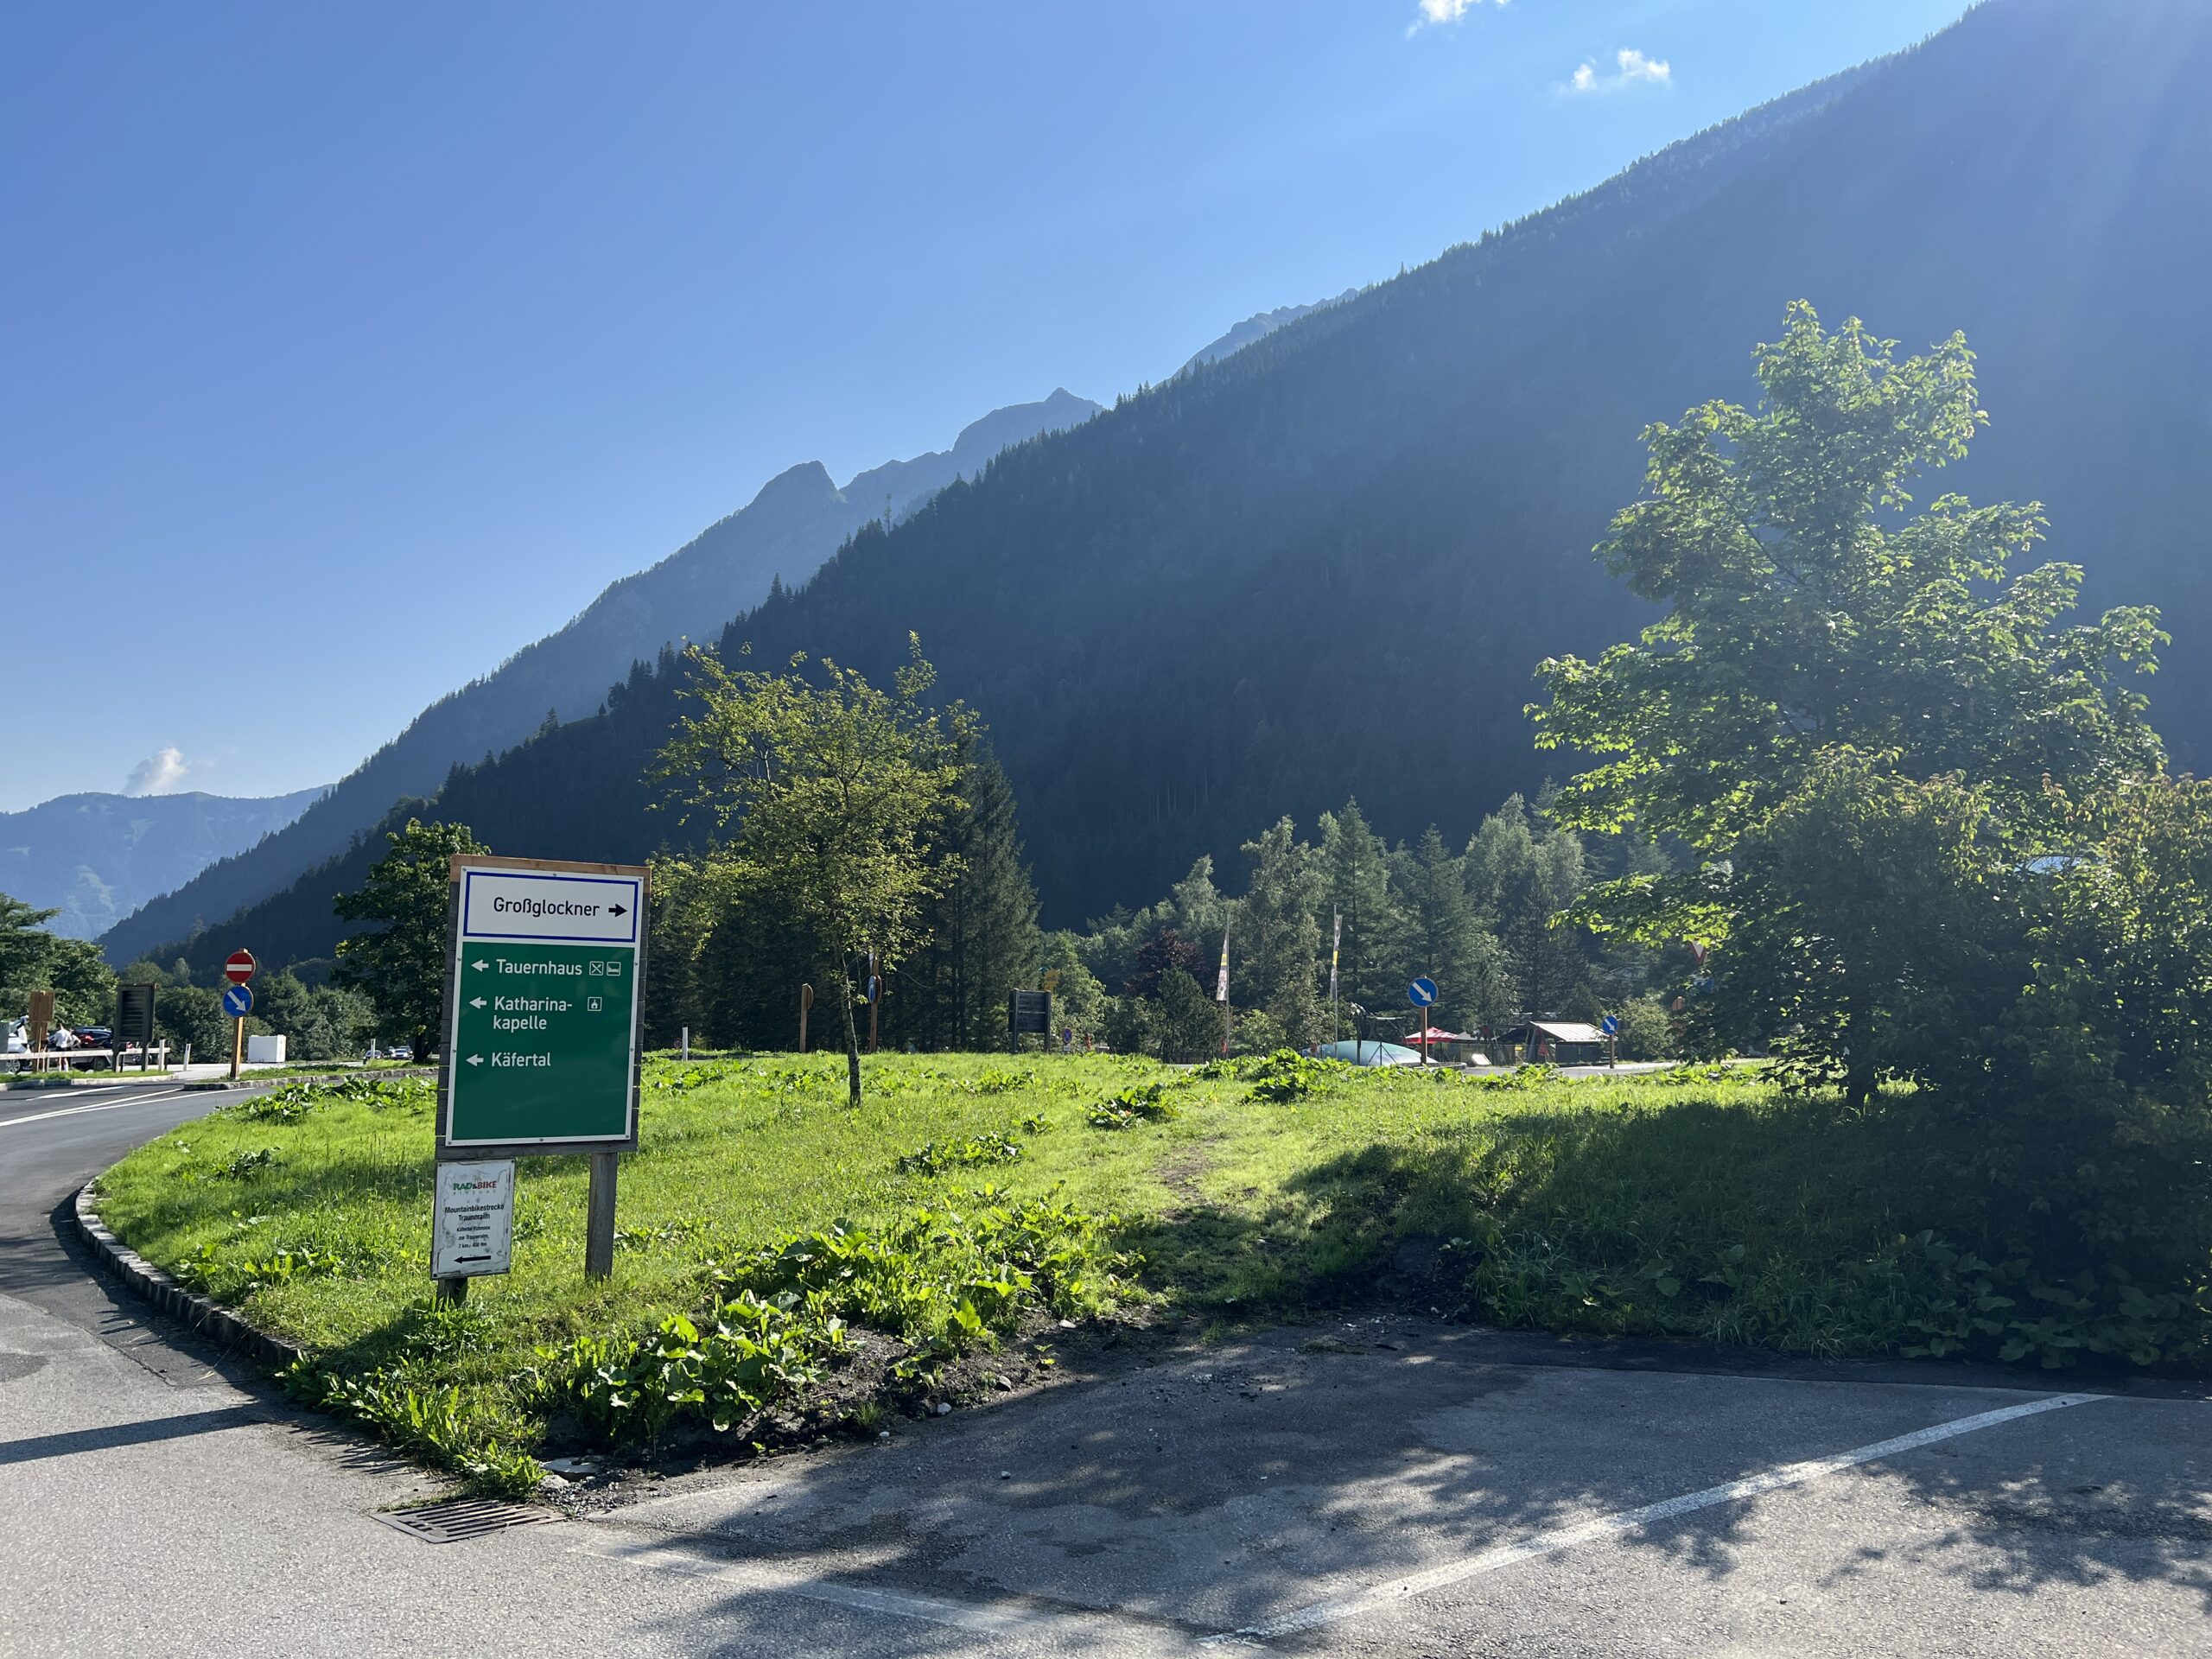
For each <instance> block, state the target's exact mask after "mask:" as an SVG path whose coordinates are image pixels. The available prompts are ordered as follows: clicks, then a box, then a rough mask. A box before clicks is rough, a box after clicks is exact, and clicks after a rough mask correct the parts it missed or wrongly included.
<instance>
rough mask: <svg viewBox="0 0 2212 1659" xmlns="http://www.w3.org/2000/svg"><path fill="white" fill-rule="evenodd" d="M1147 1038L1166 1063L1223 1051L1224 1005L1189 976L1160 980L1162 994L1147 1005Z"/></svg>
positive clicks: (1169, 974) (1176, 975)
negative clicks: (1222, 1007) (1221, 1049)
mask: <svg viewBox="0 0 2212 1659" xmlns="http://www.w3.org/2000/svg"><path fill="white" fill-rule="evenodd" d="M1145 1009H1146V1026H1145V1029H1146V1034H1147V1038H1148V1039H1149V1040H1150V1041H1151V1043H1152V1046H1154V1049H1155V1050H1156V1051H1157V1052H1158V1053H1159V1055H1160V1058H1161V1059H1163V1060H1171V1061H1173V1060H1195V1059H1198V1058H1201V1057H1202V1056H1205V1055H1208V1054H1213V1053H1217V1052H1219V1051H1220V1048H1221V1037H1222V1009H1221V1004H1220V1003H1218V1002H1217V1001H1214V1000H1213V998H1212V997H1211V996H1210V995H1207V993H1206V989H1205V987H1204V986H1203V985H1201V984H1199V983H1198V981H1197V980H1196V979H1195V978H1193V977H1192V976H1191V975H1189V974H1186V973H1166V974H1163V975H1161V976H1160V994H1159V995H1157V996H1156V997H1154V998H1153V999H1152V1000H1151V1001H1149V1002H1147V1004H1146V1005H1145Z"/></svg>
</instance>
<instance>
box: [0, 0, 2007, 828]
mask: <svg viewBox="0 0 2212 1659" xmlns="http://www.w3.org/2000/svg"><path fill="white" fill-rule="evenodd" d="M1963 9H1964V7H1963V5H1962V4H1961V0H1510V3H1501V0H1332V3H1311V4H1299V3H1287V0H1286V3H1257V0H1253V3H1243V0H1234V3H1232V0H1218V3H1217V0H1162V3H1144V0H1118V3H1115V4H1112V5H1103V4H1093V5H1077V4H1072V3H1070V4H1058V3H1048V4H1036V3H1028V4H1014V3H1005V4H997V5H981V4H972V5H971V4H957V3H951V4H943V5H932V6H915V5H912V4H899V5H893V4H872V3H871V4H859V3H855V4H835V5H831V4H825V5H819V6H804V7H793V6H778V7H771V6H767V5H752V4H748V5H737V4H720V5H685V4H677V3H661V4H656V5H653V6H651V7H614V6H603V7H582V6H567V5H557V4H528V5H523V4H513V5H504V6H503V5H493V4H471V5H461V6H455V5H451V4H447V3H438V4H405V3H385V4H380V5H378V6H374V7H358V8H352V9H341V8H335V7H305V6H296V5H279V4H270V5H266V6H259V7H225V6H220V5H212V4H211V5H198V6H192V7H156V6H139V7H135V8H134V7H46V8H34V7H18V8H14V9H12V10H10V11H9V12H8V13H7V14H6V16H5V17H4V18H0V156H4V157H5V161H6V165H5V168H4V175H0V201H4V208H3V209H0V212H4V220H5V223H6V225H7V226H8V231H7V240H8V244H9V254H8V257H5V258H4V259H0V572H4V575H5V578H6V585H7V589H8V592H9V594H10V599H9V601H8V603H7V607H6V609H7V613H10V616H11V618H13V619H15V620H18V622H19V624H20V620H21V618H22V614H23V613H24V611H25V610H26V609H27V608H28V609H29V610H30V611H32V612H33V613H48V612H50V613H54V619H55V625H54V626H52V627H50V628H44V627H37V626H34V627H31V628H28V629H27V628H26V627H24V626H16V627H12V628H11V629H10V644H9V645H8V647H7V649H6V651H5V652H4V653H0V707H5V708H7V709H10V710H12V711H14V713H15V716H16V718H15V722H14V729H15V731H16V733H17V734H18V739H17V742H16V743H15V744H12V745H11V746H10V749H11V752H13V753H16V755H18V756H22V757H25V758H27V759H29V760H33V761H34V763H35V764H32V765H28V766H0V810H8V809H13V808H17V807H21V806H24V805H27V804H30V803H31V802H33V801H35V800H37V799H41V798H45V797H47V796H49V795H53V794H56V793H60V792H63V791H72V790H79V789H101V790H106V789H117V788H120V787H122V786H124V784H125V781H126V779H134V778H135V779H137V782H138V785H139V786H141V787H156V788H176V787H181V788H205V789H208V790H212V791H217V792H220V793H226V794H262V793H274V792H277V791H283V790H291V789H296V788H302V787H305V786H307V785H315V784H321V783H326V782H328V781H331V780H333V779H335V778H336V777H338V776H339V775H340V773H342V772H345V771H346V770H347V769H349V768H350V767H351V766H353V765H354V764H355V763H356V762H358V761H359V760H360V759H362V758H363V756H365V754H366V753H368V752H369V751H370V750H372V749H373V748H374V747H376V746H377V745H378V744H379V743H381V742H382V741H385V739H387V738H388V737H390V736H391V735H392V734H394V733H395V732H396V731H397V729H398V728H400V726H401V725H403V724H404V722H405V721H406V720H407V719H408V718H409V717H410V716H411V715H413V714H415V713H416V710H418V709H420V708H421V707H422V706H423V704H425V703H426V702H429V701H430V700H432V699H433V698H435V697H436V696H439V695H440V694H442V693H443V692H445V691H448V690H451V689H453V688H454V686H456V685H458V684H460V683H462V682H464V681H466V680H467V679H469V678H471V677H474V676H475V675H478V674H480V673H483V672H485V671H488V670H490V669H492V668H493V667H495V666H496V665H497V664H498V663H499V660H500V659H501V658H503V657H505V655H506V654H507V653H509V652H512V651H513V650H515V649H517V648H518V647H519V646H521V645H524V644H527V643H528V642H529V641H530V640H531V639H536V638H537V637H538V636H540V635H542V634H543V633H545V632H548V631H550V629H553V628H555V627H557V626H559V625H560V624H561V623H562V622H563V621H564V620H567V619H568V618H569V616H571V615H573V614H574V613H575V612H576V611H577V610H578V609H579V608H581V607H582V606H583V605H584V604H585V603H587V602H588V601H589V600H590V599H591V597H592V596H593V595H594V594H596V593H597V592H598V590H599V589H600V588H601V587H602V586H604V585H605V584H606V583H607V582H608V581H610V580H612V579H613V578H614V577H616V576H619V575H624V574H626V573H627V572H629V571H632V570H634V569H639V568H641V567H643V566H644V565H646V564H649V563H652V562H653V561H654V560H656V559H658V558H659V557H661V556H664V555H665V554H666V553H668V552H670V551H671V550H673V549H674V548H675V547H677V545H679V544H680V543H683V541H685V540H686V539H688V538H689V537H690V536H692V535H693V534H695V533H696V531H698V530H700V529H701V528H702V527H703V526H704V525H706V524H709V523H710V522H712V521H713V520H714V519H715V518H719V517H721V515H722V514H724V513H726V512H730V511H731V510H732V509H734V508H735V507H737V506H739V505H742V504H743V503H744V502H745V501H746V500H747V499H750V497H751V496H752V494H753V491H754V490H755V489H757V488H758V487H759V486H760V483H761V482H762V481H763V480H766V478H768V477H770V476H772V474H775V473H777V472H779V471H781V470H782V469H783V468H785V467H788V466H790V465H791V464H792V463H794V462H797V461H804V460H807V459H819V460H821V461H823V462H825V463H826V464H827V465H828V466H829V469H830V471H831V473H832V474H834V475H835V476H836V477H837V478H838V480H840V481H842V480H843V479H845V478H846V477H847V476H849V474H852V473H853V472H855V471H857V470H859V469H860V468H861V467H868V466H872V465H874V464H875V463H876V462H878V461H883V460H886V459H887V458H889V457H892V456H894V455H906V454H913V453H915V452H917V451H918V450H922V449H928V448H943V447H944V445H945V444H947V443H949V442H950V440H951V439H952V437H953V435H954V434H955V433H956V432H957V430H958V429H959V428H960V427H961V426H963V424H965V423H967V422H968V421H969V420H971V419H973V418H974V417H975V416H977V415H979V414H981V413H982V412H983V411H984V410H988V409H992V408H995V407H997V406H999V405H1001V404H1008V403H1014V402H1018V401H1023V400H1027V399H1030V398H1034V397H1042V396H1043V395H1045V394H1046V392H1048V391H1051V390H1052V388H1053V387H1054V386H1055V385H1065V386H1066V387H1068V388H1069V389H1070V390H1071V391H1077V392H1081V393H1083V394H1084V395H1085V396H1088V397H1096V398H1098V399H1100V400H1101V401H1110V400H1111V399H1112V398H1113V397H1114V396H1115V394H1116V392H1119V391H1127V390H1129V389H1132V388H1134V387H1135V385H1138V384H1139V383H1141V382H1142V381H1145V380H1147V379H1157V378H1163V377H1165V376H1166V375H1167V374H1169V373H1171V372H1173V370H1174V368H1175V367H1176V365H1178V364H1179V363H1180V362H1181V361H1182V360H1183V359H1184V358H1185V357H1186V356H1187V355H1188V354H1189V353H1191V352H1192V350H1194V349H1195V348H1196V347H1197V346H1200V345H1202V344H1204V343H1205V341H1206V340H1209V339H1211V338H1212V337H1213V336H1214V335H1216V334H1219V333H1220V332H1221V331H1222V330H1223V329H1224V328H1226V327H1228V326H1229V325H1230V323H1232V322H1234V321H1237V320H1238V319H1240V318H1243V317H1244V316H1247V315H1250V314H1251V313H1253V312H1255V311H1260V310H1265V309H1268V308H1273V307H1274V306H1278V305H1282V304H1286V303H1290V302H1300V301H1306V300H1312V299H1316V298H1319V297H1320V296H1325V295H1330V294H1334V293H1337V292H1338V291H1340V290H1342V289H1345V288H1347V287H1351V286H1356V285H1358V284H1362V283H1369V282H1373V281H1376V280H1378V279H1381V278H1383V277H1389V276H1390V275H1392V274H1394V273H1395V271H1396V270H1398V269H1399V268H1400V266H1401V265H1409V264H1418V263H1420V262H1421V261H1422V260H1425V259H1427V258H1429V257H1433V256H1434V255H1435V254H1436V253H1437V252H1439V251H1441V250H1442V249H1443V248H1445V247H1446V246H1448V245H1451V244H1452V243H1454V242H1458V241H1462V240H1465V239H1467V238H1471V237H1472V236H1475V235H1477V234H1478V233H1479V232H1481V231H1482V230H1483V229H1484V228H1485V227H1486V226H1491V225H1495V224H1497V223H1498V222H1499V221H1501V220H1503V219H1510V218H1514V217H1516V216H1518V215H1520V214H1522V213H1528V212H1530V211H1532V210H1534V209H1535V208H1537V207H1542V206H1544V205H1545V204H1547V203H1548V202H1550V201H1552V200H1556V199H1557V198H1558V197H1560V195H1562V194H1567V193H1568V192H1570V191H1573V190H1576V189H1580V188H1584V187H1586V186H1588V185H1590V184H1592V183H1595V182H1596V181H1599V180H1600V179H1602V178H1604V177H1605V176H1606V175H1608V174H1611V173H1612V172H1614V171H1616V170H1617V169H1618V168H1620V167H1621V166H1623V165H1624V164H1625V163H1627V162H1630V161H1632V160H1633V159H1634V158H1635V157H1637V156H1639V155H1642V154H1644V153H1647V152H1649V151H1650V150H1653V149H1658V148H1659V147H1661V146H1662V145H1663V144H1665V143H1669V142H1670V141H1671V140H1673V139H1675V138H1677V137H1682V136H1683V135H1685V134H1688V133H1690V132H1693V131H1694V130H1697V129H1699V128H1700V127H1704V126H1707V125H1709V124H1712V123H1713V122H1715V121H1718V120H1720V119H1723V118H1726V117H1727V116H1729V115H1732V114H1734V113H1736V112H1737V111H1740V110H1742V109H1745V108H1746V107H1748V106H1750V105H1754V104H1757V103H1759V102H1761V101H1763V100H1764V99H1769V98H1771V97H1774V96H1776V95H1777V94H1779V93H1781V92H1786V91H1788V90H1789V89H1790V88H1791V87H1793V86H1799V85H1802V84H1803V83H1804V82H1806V81H1808V80H1810V79H1815V78H1816V77H1818V76H1820V75H1822V74H1825V73H1830V72H1832V71H1834V70H1836V69H1840V68H1842V67H1846V66H1847V65H1849V64H1852V63H1854V62H1857V61H1859V60H1863V59H1865V58H1867V57H1871V56H1874V55H1877V54H1881V53H1883V52H1885V51H1889V50H1892V49H1894V48H1897V47H1901V46H1904V45H1907V44H1909V43H1910V42H1911V41H1915V40H1916V39H1918V38H1920V37H1921V36H1923V35H1926V34H1928V33H1929V32H1931V31H1932V30H1934V29H1939V28H1941V27H1942V26H1943V25H1945V24H1946V23H1948V22H1950V21H1952V20H1953V19H1954V18H1955V17H1956V16H1958V14H1959V13H1960V12H1961V10H1963ZM1660 412H1663V411H1655V413H1660ZM63 613H67V615H68V617H69V619H70V620H67V621H66V622H65V621H62V620H60V619H61V616H62V614H63Z"/></svg>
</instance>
